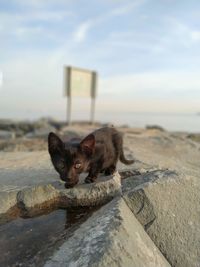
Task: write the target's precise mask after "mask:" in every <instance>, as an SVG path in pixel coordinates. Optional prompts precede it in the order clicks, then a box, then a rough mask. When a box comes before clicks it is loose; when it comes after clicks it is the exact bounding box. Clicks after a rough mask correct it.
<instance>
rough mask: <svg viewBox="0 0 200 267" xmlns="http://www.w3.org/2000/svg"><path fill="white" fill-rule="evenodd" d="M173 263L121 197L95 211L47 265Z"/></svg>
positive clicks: (81, 266) (152, 266)
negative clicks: (163, 253) (164, 254)
mask: <svg viewBox="0 0 200 267" xmlns="http://www.w3.org/2000/svg"><path fill="white" fill-rule="evenodd" d="M64 266H69V267H107V266H112V267H115V266H116V267H128V266H131V267H147V266H148V267H155V266H156V267H159V266H160V267H161V266H162V267H165V266H170V264H169V263H168V262H167V260H166V259H165V258H164V256H163V255H162V254H161V252H160V251H159V250H158V248H157V247H156V246H155V245H154V243H153V242H152V240H151V239H150V238H149V236H148V235H147V234H146V233H145V231H144V229H143V228H142V226H141V225H140V223H139V222H138V221H137V219H136V218H135V216H134V215H133V213H132V212H131V211H130V209H129V208H128V207H127V205H126V203H125V202H124V201H123V199H122V198H116V199H115V200H113V201H111V202H110V203H109V204H107V205H105V206H104V207H102V208H101V209H100V210H99V211H97V212H95V213H94V214H93V216H92V217H90V218H89V219H88V220H87V221H86V222H84V223H83V224H82V225H81V226H80V227H79V229H78V230H76V231H75V233H74V234H73V236H72V237H71V238H69V239H68V240H67V241H65V243H64V244H63V245H62V246H61V247H60V248H59V249H58V250H57V251H56V252H55V253H54V254H53V256H52V257H51V258H50V260H48V261H47V262H46V264H45V265H44V267H64Z"/></svg>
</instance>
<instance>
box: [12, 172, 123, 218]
mask: <svg viewBox="0 0 200 267" xmlns="http://www.w3.org/2000/svg"><path fill="white" fill-rule="evenodd" d="M62 185H63V183H61V182H60V183H52V184H41V185H36V186H32V187H29V188H25V189H23V190H21V191H20V192H19V193H18V195H17V202H18V206H20V207H21V208H22V210H24V211H26V213H27V212H31V210H32V209H33V208H35V207H37V208H43V207H46V206H51V205H56V206H57V207H62V208H66V207H80V206H82V207H88V206H96V205H102V204H105V203H106V202H108V201H110V200H111V199H113V198H114V197H115V196H117V195H120V194H121V178H120V175H119V174H118V173H117V172H116V173H115V174H114V175H112V176H109V177H108V176H107V177H104V176H102V177H100V178H99V179H98V181H97V182H95V183H92V184H83V179H82V181H80V183H79V184H78V185H76V186H75V187H74V188H71V189H60V188H62V187H64V186H62Z"/></svg>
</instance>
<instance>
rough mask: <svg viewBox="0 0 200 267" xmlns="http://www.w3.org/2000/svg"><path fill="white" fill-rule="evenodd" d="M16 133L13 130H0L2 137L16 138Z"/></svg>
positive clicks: (0, 136)
mask: <svg viewBox="0 0 200 267" xmlns="http://www.w3.org/2000/svg"><path fill="white" fill-rule="evenodd" d="M14 138H15V133H14V132H11V131H5V130H0V139H6V140H7V139H14Z"/></svg>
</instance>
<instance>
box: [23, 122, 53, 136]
mask: <svg viewBox="0 0 200 267" xmlns="http://www.w3.org/2000/svg"><path fill="white" fill-rule="evenodd" d="M55 131H56V129H55V128H54V127H53V126H49V125H47V126H44V127H41V128H39V129H35V130H34V131H32V132H29V133H27V134H26V135H25V137H27V138H47V136H48V134H49V133H50V132H55Z"/></svg>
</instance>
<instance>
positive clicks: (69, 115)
mask: <svg viewBox="0 0 200 267" xmlns="http://www.w3.org/2000/svg"><path fill="white" fill-rule="evenodd" d="M67 122H68V125H70V124H71V96H68V98H67Z"/></svg>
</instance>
